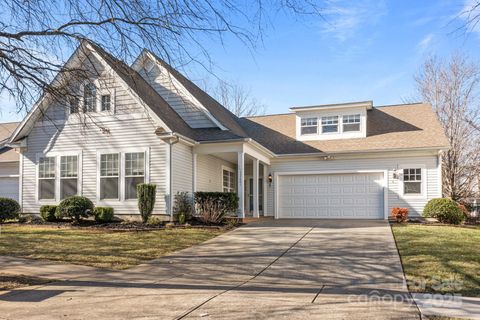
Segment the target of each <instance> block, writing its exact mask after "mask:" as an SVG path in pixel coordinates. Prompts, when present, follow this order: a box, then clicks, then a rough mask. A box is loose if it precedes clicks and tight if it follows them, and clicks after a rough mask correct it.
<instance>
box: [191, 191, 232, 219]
mask: <svg viewBox="0 0 480 320" xmlns="http://www.w3.org/2000/svg"><path fill="white" fill-rule="evenodd" d="M195 205H196V208H197V212H198V217H199V219H200V220H201V221H203V222H204V223H207V224H211V223H213V224H217V223H222V222H223V221H224V219H225V216H226V215H228V214H234V213H235V211H236V210H237V208H238V197H237V194H235V193H232V192H196V193H195Z"/></svg>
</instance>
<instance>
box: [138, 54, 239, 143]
mask: <svg viewBox="0 0 480 320" xmlns="http://www.w3.org/2000/svg"><path fill="white" fill-rule="evenodd" d="M145 51H146V52H147V53H149V54H151V55H152V56H153V57H154V58H155V59H156V60H157V61H158V62H159V63H160V64H161V65H162V66H163V67H164V68H166V69H167V70H168V72H170V73H171V74H172V75H173V76H174V77H175V78H176V79H177V80H178V81H179V82H180V84H181V85H182V86H184V87H185V89H186V90H187V91H188V92H189V93H190V94H191V95H192V96H193V97H195V99H197V100H198V101H199V102H200V103H201V104H202V105H203V106H204V107H205V108H206V109H207V110H208V111H209V112H210V113H211V114H212V115H213V117H215V119H217V121H219V122H220V123H221V124H222V125H223V126H225V127H226V128H228V129H229V130H230V131H232V132H233V133H234V134H236V135H238V136H242V137H248V134H247V133H246V131H245V130H244V128H243V127H242V126H241V124H240V122H239V120H240V118H239V117H237V116H236V115H235V114H233V113H232V112H231V111H230V110H228V109H227V108H225V107H224V106H223V105H222V104H221V103H220V102H218V101H217V100H216V99H215V98H213V97H212V96H211V95H210V94H209V93H208V92H206V91H205V90H202V89H201V88H200V87H199V86H198V85H196V84H195V83H194V82H193V81H191V80H190V79H189V78H188V77H186V76H185V75H183V74H182V73H181V72H180V71H178V70H177V69H175V68H174V67H172V66H171V65H170V64H169V63H167V62H166V61H165V60H163V59H162V58H160V57H159V56H157V55H156V54H155V53H153V52H151V51H150V50H148V49H145ZM189 86H191V87H192V88H189ZM199 94H200V95H202V96H199ZM205 99H206V100H210V101H205ZM202 100H203V101H202ZM207 102H210V103H213V104H214V105H216V106H217V107H219V108H218V109H217V110H213V109H215V106H214V105H212V104H209V103H207ZM212 107H213V108H212ZM220 108H221V109H220ZM221 113H223V114H221ZM224 116H227V117H229V118H230V120H231V121H233V122H234V126H232V123H225V121H227V122H230V121H228V120H229V119H225V117H224ZM219 117H221V118H224V119H219Z"/></svg>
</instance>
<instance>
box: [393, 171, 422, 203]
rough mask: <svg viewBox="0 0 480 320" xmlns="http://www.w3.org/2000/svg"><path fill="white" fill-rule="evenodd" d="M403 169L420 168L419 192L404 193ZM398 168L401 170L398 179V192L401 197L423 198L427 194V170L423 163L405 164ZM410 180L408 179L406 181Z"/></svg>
mask: <svg viewBox="0 0 480 320" xmlns="http://www.w3.org/2000/svg"><path fill="white" fill-rule="evenodd" d="M405 169H420V177H421V181H420V193H405V180H404V179H405V177H404V170H405ZM398 170H400V172H401V178H400V179H399V194H400V195H401V196H402V197H403V198H409V199H411V198H418V199H425V198H426V195H427V184H426V181H427V180H426V178H427V177H426V174H427V172H426V171H427V170H426V167H425V165H423V164H407V165H402V166H401V167H400V168H399V169H398ZM408 182H410V181H408Z"/></svg>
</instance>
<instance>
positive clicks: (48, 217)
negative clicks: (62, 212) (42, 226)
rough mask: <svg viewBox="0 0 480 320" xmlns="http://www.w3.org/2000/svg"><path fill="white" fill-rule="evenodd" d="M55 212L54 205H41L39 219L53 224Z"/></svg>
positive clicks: (55, 218) (55, 219)
mask: <svg viewBox="0 0 480 320" xmlns="http://www.w3.org/2000/svg"><path fill="white" fill-rule="evenodd" d="M56 211H57V206H54V205H48V204H46V205H43V206H41V207H40V217H42V220H43V221H47V222H54V221H57V217H56V216H55V212H56Z"/></svg>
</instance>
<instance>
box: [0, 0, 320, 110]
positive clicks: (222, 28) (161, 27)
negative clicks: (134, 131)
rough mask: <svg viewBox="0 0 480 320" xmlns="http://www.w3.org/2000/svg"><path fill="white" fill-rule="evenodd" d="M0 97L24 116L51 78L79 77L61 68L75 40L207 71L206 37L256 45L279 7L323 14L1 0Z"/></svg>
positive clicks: (192, 4)
mask: <svg viewBox="0 0 480 320" xmlns="http://www.w3.org/2000/svg"><path fill="white" fill-rule="evenodd" d="M0 8H2V10H1V11H2V12H1V15H0V94H2V93H3V94H5V93H8V94H9V95H10V96H11V97H13V98H15V99H16V101H17V105H18V108H19V109H23V110H26V111H28V109H29V108H30V107H31V106H32V102H33V101H34V100H36V99H37V98H38V97H39V95H40V94H42V93H44V92H46V93H50V94H51V95H52V96H59V97H63V96H64V95H65V92H64V90H60V89H59V88H58V87H55V86H52V84H51V81H52V79H53V78H54V77H55V76H56V75H59V74H60V75H61V74H64V73H68V74H75V75H78V74H79V71H81V70H75V69H70V68H66V67H65V66H64V64H65V62H66V60H67V58H68V57H69V56H70V55H71V53H72V52H73V50H74V49H75V48H77V46H78V45H79V43H80V42H82V41H85V40H88V41H91V42H93V43H97V44H99V45H100V46H101V47H103V48H105V49H106V50H107V51H109V52H111V53H113V55H114V56H116V57H117V58H120V59H121V60H124V61H126V62H127V63H129V62H131V61H132V59H133V58H134V57H135V56H137V55H138V53H139V52H140V51H141V50H142V49H143V48H147V49H149V50H151V51H152V52H154V53H156V54H157V55H158V56H160V57H161V58H163V59H164V60H166V61H168V62H170V63H172V62H173V63H174V64H175V65H177V66H178V65H185V64H187V63H189V62H191V61H196V62H198V63H200V64H201V65H202V66H203V67H205V68H206V69H207V70H208V71H211V62H210V60H209V52H208V48H206V47H205V46H204V45H203V43H205V40H206V39H207V38H214V39H218V41H223V37H224V36H226V35H233V36H235V37H236V38H237V39H239V40H240V41H242V42H243V43H244V44H245V45H246V46H248V47H249V48H252V49H253V48H255V45H256V43H257V42H258V41H259V40H261V37H262V32H263V30H264V27H265V26H266V21H267V20H268V19H266V16H267V14H269V13H271V12H278V11H279V10H284V11H287V12H292V13H294V14H308V15H320V12H321V10H320V7H319V5H318V4H317V3H316V1H315V0H303V1H302V0H280V1H274V0H252V1H238V2H237V1H230V0H215V1H213V0H196V1H188V0H132V1H116V0H86V1H76V0H64V1H50V0H48V1H46V0H39V1H18V0H0Z"/></svg>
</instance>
